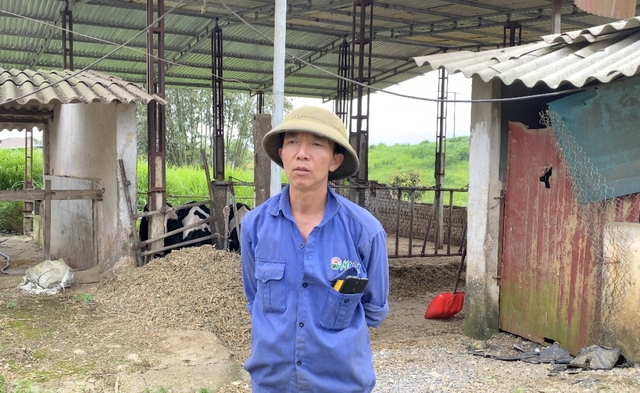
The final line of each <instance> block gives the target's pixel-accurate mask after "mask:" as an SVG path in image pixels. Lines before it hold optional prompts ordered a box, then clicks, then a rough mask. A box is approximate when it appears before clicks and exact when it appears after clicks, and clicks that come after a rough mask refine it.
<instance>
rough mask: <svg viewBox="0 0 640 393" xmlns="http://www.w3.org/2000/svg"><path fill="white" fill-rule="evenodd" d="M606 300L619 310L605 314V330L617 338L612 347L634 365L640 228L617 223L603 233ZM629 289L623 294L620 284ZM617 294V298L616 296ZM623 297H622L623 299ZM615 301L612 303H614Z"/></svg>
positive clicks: (639, 356) (638, 357)
mask: <svg viewBox="0 0 640 393" xmlns="http://www.w3.org/2000/svg"><path fill="white" fill-rule="evenodd" d="M603 251H604V256H605V269H604V271H603V280H602V286H603V288H602V291H603V299H609V301H610V302H609V304H615V305H616V306H617V309H615V310H611V309H607V310H604V311H605V312H609V313H610V314H612V315H606V314H604V315H605V318H607V320H608V322H609V324H607V325H606V326H603V327H604V328H605V329H607V330H609V332H611V333H612V335H613V337H615V342H613V343H611V345H613V346H617V347H619V348H620V349H622V354H623V355H624V356H625V357H626V358H627V359H631V360H633V361H635V362H638V361H640V318H638V312H639V310H640V224H638V223H627V222H616V223H611V224H607V225H606V227H605V230H604V239H603ZM622 283H625V284H626V286H625V287H624V290H623V291H622V290H621V288H620V287H619V286H620V284H622ZM614 294H615V295H614ZM620 295H622V296H620ZM612 300H613V301H612Z"/></svg>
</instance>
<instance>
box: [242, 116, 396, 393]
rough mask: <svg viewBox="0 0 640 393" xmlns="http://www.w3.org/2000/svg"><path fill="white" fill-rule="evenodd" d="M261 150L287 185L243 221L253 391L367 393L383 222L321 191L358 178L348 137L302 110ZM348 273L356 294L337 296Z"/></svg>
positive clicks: (381, 278)
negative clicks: (331, 182) (280, 171)
mask: <svg viewBox="0 0 640 393" xmlns="http://www.w3.org/2000/svg"><path fill="white" fill-rule="evenodd" d="M263 147H264V149H265V151H266V153H267V155H268V156H269V157H270V158H271V159H272V160H273V161H274V162H276V163H277V164H278V165H280V166H281V167H283V168H284V172H285V174H286V175H287V179H288V180H289V185H288V186H287V187H286V188H285V189H284V190H283V191H282V192H281V193H280V194H278V195H276V196H274V197H272V198H270V199H269V200H267V201H265V202H264V203H263V204H261V205H260V206H258V207H256V208H255V209H254V210H252V211H250V212H249V213H247V215H246V216H245V219H244V221H243V223H242V229H241V236H242V238H241V242H242V255H241V258H242V279H243V283H244V289H245V293H246V296H247V300H248V304H247V309H248V310H249V313H250V314H251V356H250V357H249V359H248V360H247V361H246V362H245V365H244V367H245V369H246V370H247V371H248V372H249V374H250V375H251V385H252V390H253V392H254V393H259V392H274V393H275V392H277V393H287V392H314V393H316V392H340V393H347V392H354V393H355V392H357V393H362V392H370V391H371V390H372V389H373V386H374V385H375V373H374V370H373V362H372V355H371V347H370V342H369V330H368V326H371V327H378V326H379V325H380V323H381V322H382V321H383V320H384V318H385V317H386V315H387V312H388V310H389V306H388V304H387V296H388V293H389V264H388V257H387V248H386V234H385V232H384V229H383V228H382V225H380V223H379V222H378V221H377V220H376V219H375V218H374V217H373V216H372V215H371V214H370V213H369V212H368V211H366V210H365V209H363V208H361V207H360V206H358V205H356V204H354V203H353V202H350V201H349V200H347V199H346V198H343V197H342V196H340V195H338V194H336V193H335V192H334V191H333V189H331V188H330V187H329V185H328V181H329V180H339V179H344V178H347V177H350V176H352V175H354V174H355V173H356V172H357V171H358V165H359V164H358V157H357V155H356V152H355V151H354V150H353V148H352V147H351V146H350V145H349V141H348V139H347V130H346V129H345V127H344V124H343V123H342V121H341V120H340V119H339V118H338V117H337V116H335V115H334V114H333V113H331V112H330V111H328V110H326V109H323V108H318V107H313V106H304V107H301V108H297V109H295V110H293V111H292V112H291V113H289V114H288V115H287V116H286V117H285V118H284V120H283V121H282V123H281V124H280V125H279V126H278V127H276V128H274V129H273V130H271V131H269V132H268V133H267V134H266V135H265V137H264V139H263ZM347 276H356V277H358V278H359V279H353V280H354V281H357V282H358V283H360V284H363V283H365V282H366V281H367V280H364V279H368V283H367V284H366V287H364V291H363V292H361V291H362V285H359V286H358V288H351V289H352V290H351V291H350V292H349V293H341V292H339V291H338V290H336V289H335V288H334V287H336V284H337V283H338V284H339V283H341V281H339V280H344V279H345V278H346V277H347ZM344 283H345V284H343V285H346V283H347V281H344Z"/></svg>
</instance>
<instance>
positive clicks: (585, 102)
mask: <svg viewBox="0 0 640 393" xmlns="http://www.w3.org/2000/svg"><path fill="white" fill-rule="evenodd" d="M548 105H549V109H550V110H551V111H554V112H556V113H558V114H559V115H560V118H561V120H562V123H564V126H565V127H566V130H567V131H568V132H567V133H565V134H562V133H558V131H557V130H558V126H561V124H554V129H555V130H556V137H557V138H558V143H559V145H560V147H561V150H562V151H563V152H566V151H569V152H576V150H575V148H576V147H578V148H579V149H580V152H579V154H573V153H570V154H568V155H567V159H568V165H569V167H570V168H571V171H572V173H573V175H575V176H574V178H573V180H574V181H575V182H577V183H578V184H577V188H578V189H579V190H581V191H582V192H579V193H578V195H576V196H577V197H578V202H580V203H586V202H592V201H596V200H600V199H604V198H611V197H618V196H622V195H628V194H632V193H637V192H640V77H634V78H630V79H624V80H623V81H620V82H613V83H609V84H606V85H602V86H601V87H598V88H597V89H594V90H589V91H584V92H580V93H576V94H573V95H571V96H568V97H565V98H561V99H559V100H556V101H552V102H550V103H549V104H548ZM574 143H575V145H574ZM594 176H595V177H594ZM598 178H599V179H600V180H599V181H598Z"/></svg>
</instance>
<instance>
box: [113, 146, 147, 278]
mask: <svg viewBox="0 0 640 393" xmlns="http://www.w3.org/2000/svg"><path fill="white" fill-rule="evenodd" d="M118 165H119V166H120V178H121V179H122V193H123V194H124V198H125V200H126V201H127V209H129V219H130V220H131V231H132V232H133V240H134V242H135V243H136V246H137V245H138V244H140V234H139V233H138V231H136V212H135V211H134V210H133V204H132V203H131V196H130V195H129V185H130V184H131V182H130V181H129V179H127V174H126V172H125V170H124V162H123V161H122V158H119V159H118ZM136 261H137V263H138V266H142V265H144V261H143V260H142V257H141V256H140V249H136Z"/></svg>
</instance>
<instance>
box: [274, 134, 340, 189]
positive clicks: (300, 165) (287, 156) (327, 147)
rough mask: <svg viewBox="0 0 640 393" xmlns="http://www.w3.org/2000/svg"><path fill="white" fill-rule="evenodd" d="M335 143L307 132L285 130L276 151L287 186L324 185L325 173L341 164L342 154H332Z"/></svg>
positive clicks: (313, 187)
mask: <svg viewBox="0 0 640 393" xmlns="http://www.w3.org/2000/svg"><path fill="white" fill-rule="evenodd" d="M334 146H335V143H334V142H333V141H330V140H328V139H325V138H322V137H319V136H317V135H315V134H311V133H309V132H286V133H285V135H284V141H283V143H282V147H281V148H280V150H279V151H278V152H279V154H280V158H281V159H282V164H283V166H284V172H285V174H286V175H287V179H289V183H290V184H291V187H293V188H297V189H301V190H304V189H309V190H312V189H317V188H319V187H326V185H327V181H328V180H329V172H333V171H335V170H336V169H338V167H339V166H340V165H341V164H342V161H343V160H344V155H342V154H334V152H333V150H334Z"/></svg>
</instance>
